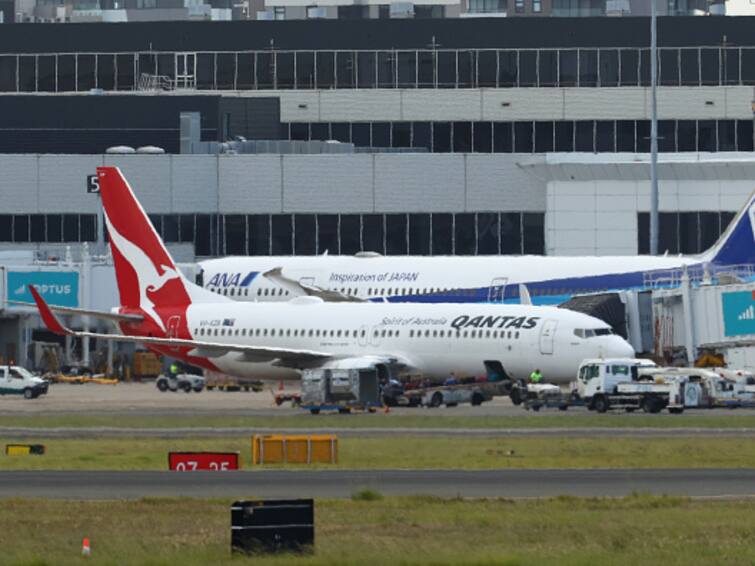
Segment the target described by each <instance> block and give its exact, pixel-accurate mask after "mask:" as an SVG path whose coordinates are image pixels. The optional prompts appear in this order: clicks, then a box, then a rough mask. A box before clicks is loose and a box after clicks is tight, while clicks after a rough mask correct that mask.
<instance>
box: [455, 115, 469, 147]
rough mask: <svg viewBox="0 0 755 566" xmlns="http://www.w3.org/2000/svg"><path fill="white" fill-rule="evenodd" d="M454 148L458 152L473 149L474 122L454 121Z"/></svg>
mask: <svg viewBox="0 0 755 566" xmlns="http://www.w3.org/2000/svg"><path fill="white" fill-rule="evenodd" d="M453 150H454V152H456V153H468V152H470V151H472V123H471V122H454V124H453Z"/></svg>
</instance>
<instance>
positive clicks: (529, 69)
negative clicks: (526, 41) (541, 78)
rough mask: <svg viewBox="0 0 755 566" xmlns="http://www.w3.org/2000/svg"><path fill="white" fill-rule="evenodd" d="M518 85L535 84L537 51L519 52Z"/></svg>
mask: <svg viewBox="0 0 755 566" xmlns="http://www.w3.org/2000/svg"><path fill="white" fill-rule="evenodd" d="M519 86H537V52H536V51H534V50H530V51H524V50H523V51H520V52H519Z"/></svg>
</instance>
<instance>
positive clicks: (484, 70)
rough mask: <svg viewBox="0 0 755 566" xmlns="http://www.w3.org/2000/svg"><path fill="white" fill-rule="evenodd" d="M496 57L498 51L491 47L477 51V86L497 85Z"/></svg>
mask: <svg viewBox="0 0 755 566" xmlns="http://www.w3.org/2000/svg"><path fill="white" fill-rule="evenodd" d="M496 59H497V52H496V51H493V50H491V49H484V50H481V51H478V52H477V86H479V87H482V88H485V87H494V86H496V78H497V77H496Z"/></svg>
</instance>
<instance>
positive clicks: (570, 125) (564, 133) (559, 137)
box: [554, 122, 574, 152]
mask: <svg viewBox="0 0 755 566" xmlns="http://www.w3.org/2000/svg"><path fill="white" fill-rule="evenodd" d="M554 127H555V134H556V148H555V149H556V151H564V152H572V151H574V122H556V123H555V126H554Z"/></svg>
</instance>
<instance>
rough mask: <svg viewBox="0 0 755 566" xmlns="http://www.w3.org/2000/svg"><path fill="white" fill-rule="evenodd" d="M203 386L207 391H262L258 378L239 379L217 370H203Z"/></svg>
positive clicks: (261, 384)
mask: <svg viewBox="0 0 755 566" xmlns="http://www.w3.org/2000/svg"><path fill="white" fill-rule="evenodd" d="M204 379H205V387H207V391H212V390H213V389H218V390H219V391H254V392H255V393H256V392H259V391H262V389H263V388H264V387H263V383H262V382H261V381H259V380H256V379H254V380H250V379H240V378H238V377H235V376H233V375H227V374H225V373H221V372H218V371H211V370H204Z"/></svg>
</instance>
